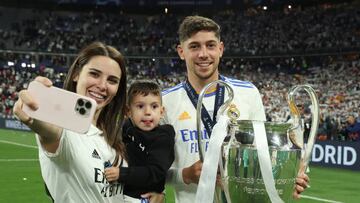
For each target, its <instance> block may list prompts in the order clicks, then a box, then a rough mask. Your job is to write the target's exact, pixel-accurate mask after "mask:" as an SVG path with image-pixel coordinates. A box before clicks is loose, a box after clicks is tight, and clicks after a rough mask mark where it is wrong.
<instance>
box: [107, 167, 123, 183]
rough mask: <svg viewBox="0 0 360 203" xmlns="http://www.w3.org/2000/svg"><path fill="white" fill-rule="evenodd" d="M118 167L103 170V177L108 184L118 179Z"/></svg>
mask: <svg viewBox="0 0 360 203" xmlns="http://www.w3.org/2000/svg"><path fill="white" fill-rule="evenodd" d="M119 172H120V169H119V167H109V168H105V177H106V180H107V181H109V182H112V181H116V180H118V179H119Z"/></svg>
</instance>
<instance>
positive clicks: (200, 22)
mask: <svg viewBox="0 0 360 203" xmlns="http://www.w3.org/2000/svg"><path fill="white" fill-rule="evenodd" d="M202 30H204V31H211V32H214V33H215V36H216V37H217V38H218V39H219V40H220V26H219V25H218V24H217V23H216V22H215V21H213V20H211V19H210V18H206V17H202V16H187V17H185V19H184V20H183V21H182V23H181V24H180V27H179V30H178V35H179V40H180V43H181V42H184V41H186V40H187V39H189V38H190V37H191V36H193V35H194V34H196V33H197V32H199V31H202Z"/></svg>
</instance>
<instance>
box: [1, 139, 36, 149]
mask: <svg viewBox="0 0 360 203" xmlns="http://www.w3.org/2000/svg"><path fill="white" fill-rule="evenodd" d="M0 142H1V143H5V144H12V145H16V146H21V147H27V148H33V149H37V148H38V147H37V146H34V145H27V144H21V143H17V142H10V141H6V140H0Z"/></svg>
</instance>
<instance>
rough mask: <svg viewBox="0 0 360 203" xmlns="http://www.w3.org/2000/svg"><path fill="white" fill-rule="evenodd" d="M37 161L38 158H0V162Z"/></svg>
mask: <svg viewBox="0 0 360 203" xmlns="http://www.w3.org/2000/svg"><path fill="white" fill-rule="evenodd" d="M24 161H39V159H0V162H24Z"/></svg>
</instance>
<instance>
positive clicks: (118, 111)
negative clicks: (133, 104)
mask: <svg viewBox="0 0 360 203" xmlns="http://www.w3.org/2000/svg"><path fill="white" fill-rule="evenodd" d="M94 56H107V57H110V58H111V59H113V60H115V61H116V62H117V63H118V64H119V66H120V69H121V77H120V82H119V88H118V90H117V92H116V95H115V97H114V98H113V99H112V101H111V102H110V103H109V104H108V105H106V106H105V107H104V108H103V109H102V111H101V113H100V115H99V118H98V120H97V123H96V127H98V128H99V129H101V130H102V131H103V132H104V134H103V135H104V136H105V140H106V142H107V143H108V144H109V145H110V146H111V147H113V148H114V149H115V150H116V154H117V155H121V156H122V157H125V155H126V153H125V146H124V143H123V142H122V136H121V133H122V124H123V121H124V115H125V105H126V69H125V59H124V57H123V55H122V54H121V53H120V52H119V51H118V50H116V49H115V48H114V47H112V46H108V45H105V44H103V43H101V42H93V43H92V44H90V45H88V46H86V47H85V48H84V49H82V50H81V51H80V53H79V54H78V56H77V57H76V59H75V61H74V62H73V64H72V65H71V67H70V69H69V71H68V74H67V76H66V79H65V82H64V89H66V90H69V91H72V92H76V84H77V82H74V80H73V79H74V78H75V77H76V76H78V75H79V74H80V72H81V70H82V68H83V67H84V65H85V64H87V63H88V62H89V61H90V59H91V58H92V57H94ZM118 162H119V156H116V159H115V161H114V163H113V165H115V166H116V165H117V164H118Z"/></svg>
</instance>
